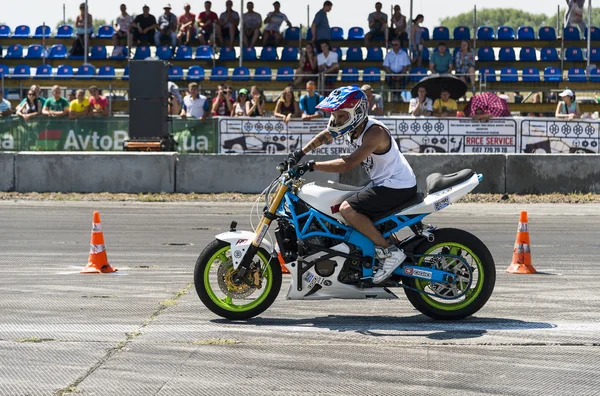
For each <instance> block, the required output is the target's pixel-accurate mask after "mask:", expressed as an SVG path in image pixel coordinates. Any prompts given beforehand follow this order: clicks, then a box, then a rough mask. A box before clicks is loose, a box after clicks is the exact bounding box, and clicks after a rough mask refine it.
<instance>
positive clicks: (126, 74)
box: [121, 66, 129, 80]
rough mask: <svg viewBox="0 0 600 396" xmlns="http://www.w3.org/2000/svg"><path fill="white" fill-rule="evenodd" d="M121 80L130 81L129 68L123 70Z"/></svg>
mask: <svg viewBox="0 0 600 396" xmlns="http://www.w3.org/2000/svg"><path fill="white" fill-rule="evenodd" d="M121 80H129V66H125V69H123V75H122V76H121Z"/></svg>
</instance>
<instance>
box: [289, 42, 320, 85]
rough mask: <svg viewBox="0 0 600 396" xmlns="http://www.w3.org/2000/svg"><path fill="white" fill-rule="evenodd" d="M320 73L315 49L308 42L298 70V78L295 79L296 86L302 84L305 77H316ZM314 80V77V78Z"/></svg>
mask: <svg viewBox="0 0 600 396" xmlns="http://www.w3.org/2000/svg"><path fill="white" fill-rule="evenodd" d="M317 73H319V64H318V62H317V54H316V53H315V47H314V46H313V44H312V43H311V42H307V43H306V45H305V46H304V50H303V51H302V55H301V56H300V66H299V67H298V69H296V74H295V75H296V78H295V79H294V85H298V84H300V83H302V80H303V79H304V77H303V76H305V75H311V74H312V75H313V76H314V75H316V74H317ZM313 78H314V77H313Z"/></svg>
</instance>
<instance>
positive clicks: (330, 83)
mask: <svg viewBox="0 0 600 396" xmlns="http://www.w3.org/2000/svg"><path fill="white" fill-rule="evenodd" d="M317 65H318V66H319V74H321V75H322V76H324V77H325V88H327V89H328V90H330V89H333V88H334V86H335V82H336V81H337V73H338V71H339V70H340V65H339V63H338V54H337V52H333V51H331V47H330V46H329V44H328V43H325V42H323V43H321V53H320V54H319V55H317ZM328 74H335V75H333V76H331V75H330V76H327V75H328Z"/></svg>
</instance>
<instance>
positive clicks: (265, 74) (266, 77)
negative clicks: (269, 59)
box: [254, 66, 273, 81]
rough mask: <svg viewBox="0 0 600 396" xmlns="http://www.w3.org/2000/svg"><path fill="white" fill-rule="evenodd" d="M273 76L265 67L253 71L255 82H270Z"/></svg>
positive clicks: (269, 69) (268, 68)
mask: <svg viewBox="0 0 600 396" xmlns="http://www.w3.org/2000/svg"><path fill="white" fill-rule="evenodd" d="M272 76H273V71H272V70H271V68H270V67H267V66H259V67H257V68H256V69H254V80H255V81H271V77H272Z"/></svg>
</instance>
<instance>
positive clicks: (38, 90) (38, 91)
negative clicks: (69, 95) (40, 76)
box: [17, 84, 75, 111]
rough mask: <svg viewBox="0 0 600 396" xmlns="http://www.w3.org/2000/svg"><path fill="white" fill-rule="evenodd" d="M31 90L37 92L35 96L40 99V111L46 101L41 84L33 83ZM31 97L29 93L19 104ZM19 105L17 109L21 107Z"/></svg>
mask: <svg viewBox="0 0 600 396" xmlns="http://www.w3.org/2000/svg"><path fill="white" fill-rule="evenodd" d="M29 91H33V92H34V93H35V98H36V100H39V101H40V111H42V108H43V107H44V103H45V102H46V99H44V98H43V97H42V96H41V95H40V86H39V85H37V84H33V85H32V86H31V87H30V88H29ZM28 99H29V95H27V97H26V98H23V100H22V101H21V103H19V106H22V105H24V104H25V102H27V100H28ZM73 99H75V97H73ZM19 106H17V109H18V108H19Z"/></svg>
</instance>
